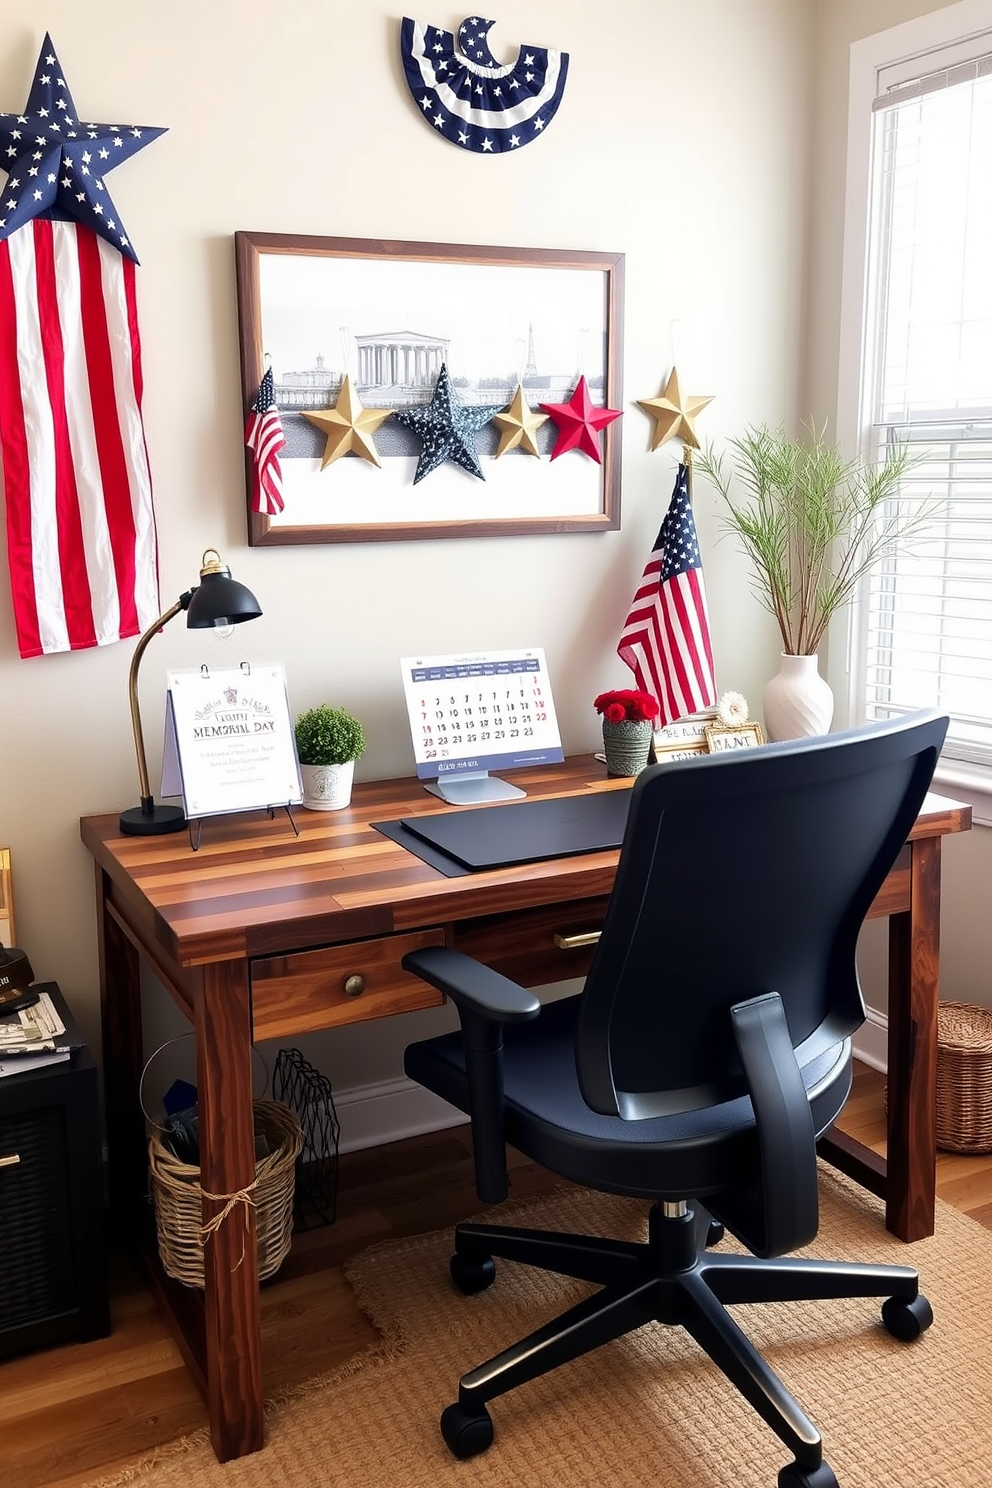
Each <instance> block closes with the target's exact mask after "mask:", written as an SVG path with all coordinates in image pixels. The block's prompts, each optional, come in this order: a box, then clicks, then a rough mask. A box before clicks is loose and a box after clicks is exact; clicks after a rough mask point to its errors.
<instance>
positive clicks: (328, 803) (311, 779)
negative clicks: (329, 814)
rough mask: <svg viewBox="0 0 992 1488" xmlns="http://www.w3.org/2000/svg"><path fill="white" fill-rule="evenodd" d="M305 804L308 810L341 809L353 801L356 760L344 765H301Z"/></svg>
mask: <svg viewBox="0 0 992 1488" xmlns="http://www.w3.org/2000/svg"><path fill="white" fill-rule="evenodd" d="M300 775H301V776H302V777H303V804H304V806H305V807H306V808H307V810H308V811H340V810H341V808H342V806H348V805H349V804H350V802H351V787H352V783H353V781H354V779H355V761H354V760H348V761H347V762H346V763H345V764H343V765H301V766H300Z"/></svg>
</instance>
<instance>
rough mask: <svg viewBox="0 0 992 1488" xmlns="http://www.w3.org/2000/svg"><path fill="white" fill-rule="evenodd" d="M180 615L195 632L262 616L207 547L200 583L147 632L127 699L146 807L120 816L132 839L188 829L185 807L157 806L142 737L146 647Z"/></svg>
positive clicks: (254, 601)
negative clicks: (141, 697)
mask: <svg viewBox="0 0 992 1488" xmlns="http://www.w3.org/2000/svg"><path fill="white" fill-rule="evenodd" d="M180 610H185V611H186V625H187V627H188V628H189V629H190V630H223V631H228V630H229V629H230V627H231V626H232V625H240V624H241V621H242V620H255V619H257V618H258V616H259V615H260V614H261V613H262V611H261V607H260V606H259V603H258V600H257V599H256V598H255V596H254V594H252V592H251V590H250V589H246V588H245V586H244V584H239V583H237V581H236V580H235V579H232V578H231V570H230V569H229V568H228V567H227V565H226V564H225V563H222V562H221V557H220V554H219V553H218V552H217V550H216V548H208V549H207V551H206V552H205V553H204V555H203V560H202V566H201V568H200V583H199V584H198V585H197V586H196V588H193V589H187V590H186V593H185V594H180V596H179V598H178V599H177V600H176V602H175V604H174V605H170V607H169V608H168V609H167V610H166V611H165V613H164V614H162V615H160V616H159V617H158V619H157V620H156V621H155V622H154V623H153V624H152V625H150V626H149V627H148V629H147V630H146V631H145V633H144V635H143V636H142V637H141V639H140V641H139V642H138V644H137V647H136V648H135V652H134V656H133V657H132V659H131V671H130V675H129V676H128V684H127V685H128V697H129V698H130V702H131V727H132V729H133V730H134V752H135V755H136V756H137V760H138V784H139V786H140V788H141V805H140V806H132V807H130V808H129V809H128V810H127V811H122V812H121V818H120V829H121V831H122V832H123V833H124V834H125V835H126V836H129V837H151V836H158V835H159V834H161V833H164V832H181V831H182V829H183V827H184V826H185V825H186V815H185V812H184V811H183V809H182V807H181V806H157V805H156V804H155V798H154V796H153V795H152V793H151V790H150V788H149V785H148V765H147V763H146V760H145V741H144V737H143V735H142V732H141V714H140V712H139V710H138V668H139V666H140V665H141V658H142V656H143V655H144V654H145V647H146V646H147V645H148V642H149V641H150V640H151V638H152V636H153V635H154V634H155V632H156V631H158V630H161V629H162V628H163V627H164V626H166V625H168V623H169V621H170V620H171V619H172V618H173V616H174V615H178V614H179V611H180Z"/></svg>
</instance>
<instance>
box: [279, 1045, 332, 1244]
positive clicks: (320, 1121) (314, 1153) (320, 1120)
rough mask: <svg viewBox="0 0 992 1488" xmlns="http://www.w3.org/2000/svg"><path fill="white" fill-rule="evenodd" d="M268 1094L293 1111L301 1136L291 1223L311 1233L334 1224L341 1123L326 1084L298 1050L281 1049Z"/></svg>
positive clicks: (327, 1082)
mask: <svg viewBox="0 0 992 1488" xmlns="http://www.w3.org/2000/svg"><path fill="white" fill-rule="evenodd" d="M272 1093H273V1095H274V1097H275V1099H276V1100H278V1101H281V1102H282V1103H283V1105H286V1106H288V1107H289V1109H290V1110H291V1111H294V1112H295V1113H296V1115H297V1117H298V1119H299V1123H300V1132H301V1135H302V1147H301V1149H300V1155H299V1157H298V1158H297V1159H296V1197H295V1213H294V1224H295V1228H296V1229H297V1230H313V1229H316V1228H317V1227H318V1226H320V1225H327V1224H333V1223H334V1218H335V1214H336V1212H337V1201H338V1140H339V1137H340V1135H341V1124H340V1122H339V1121H338V1114H337V1111H336V1110H335V1109H334V1095H333V1092H332V1090H331V1082H330V1080H329V1079H328V1078H327V1076H326V1075H322V1074H321V1073H320V1071H319V1070H317V1069H314V1067H313V1065H312V1064H311V1063H310V1062H309V1060H307V1059H305V1058H304V1057H303V1055H302V1054H301V1053H300V1051H299V1049H280V1050H279V1053H278V1055H277V1056H276V1063H275V1069H274V1070H273V1072H272Z"/></svg>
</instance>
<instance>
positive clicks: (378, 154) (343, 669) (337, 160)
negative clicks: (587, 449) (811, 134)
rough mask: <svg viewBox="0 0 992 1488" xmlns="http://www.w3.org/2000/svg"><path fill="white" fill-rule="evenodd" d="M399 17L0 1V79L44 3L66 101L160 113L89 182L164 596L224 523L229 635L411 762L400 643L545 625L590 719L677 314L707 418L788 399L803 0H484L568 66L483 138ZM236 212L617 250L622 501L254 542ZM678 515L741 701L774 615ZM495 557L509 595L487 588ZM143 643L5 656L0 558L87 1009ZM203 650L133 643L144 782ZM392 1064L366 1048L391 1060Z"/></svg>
mask: <svg viewBox="0 0 992 1488" xmlns="http://www.w3.org/2000/svg"><path fill="white" fill-rule="evenodd" d="M400 14H401V10H397V9H396V8H390V7H383V6H382V5H380V4H377V3H375V0H365V3H363V4H356V3H355V0H319V3H317V0H298V3H296V4H293V5H291V6H273V5H271V4H270V3H268V0H264V3H263V0H211V3H209V4H200V3H198V4H193V3H191V0H174V3H170V4H164V3H153V4H145V5H140V6H139V5H133V4H129V3H124V0H91V3H89V4H88V5H85V6H80V5H79V4H78V0H45V3H44V4H43V5H42V4H41V3H40V0H28V3H26V4H21V5H19V6H17V7H16V8H13V9H8V10H7V11H5V13H4V19H3V21H2V22H0V101H2V104H3V107H5V108H7V109H15V108H20V107H21V105H22V103H23V101H24V100H25V99H26V97H27V92H28V88H29V84H30V80H31V76H32V72H33V68H34V65H35V61H36V58H37V55H38V51H39V49H40V46H41V43H42V40H43V37H44V34H45V31H46V30H48V31H49V32H50V33H51V35H52V39H53V41H54V44H55V46H56V48H57V50H58V53H59V57H60V60H61V62H62V65H63V68H64V70H65V72H66V76H67V80H68V82H69V85H70V88H71V89H72V91H73V94H74V97H75V100H76V104H77V107H78V108H79V109H80V110H81V112H82V113H83V115H84V117H85V116H87V115H89V116H93V117H97V118H101V119H106V118H118V119H122V120H123V121H125V122H127V123H146V124H155V125H167V126H168V128H169V133H168V134H166V135H165V136H164V137H163V138H162V139H160V140H158V141H157V142H156V143H154V144H153V145H151V146H150V147H149V148H148V149H147V150H146V151H145V152H144V153H142V154H140V155H138V156H136V157H134V159H133V160H131V161H129V162H127V163H126V164H125V165H124V166H122V167H121V168H120V169H119V170H118V171H117V172H116V173H115V175H114V177H113V179H112V181H111V183H110V185H111V187H112V191H113V195H114V198H115V201H116V202H117V205H118V208H119V211H120V213H121V216H122V219H123V221H124V222H125V224H126V225H127V227H128V229H129V232H130V235H131V237H132V239H133V241H134V243H135V245H136V249H137V252H138V254H139V256H140V258H141V264H142V267H141V269H140V272H139V300H140V319H141V328H142V335H143V342H144V366H145V385H146V396H145V418H146V432H147V439H148V446H149V450H150V455H151V465H152V472H153V478H154V483H155V500H156V508H157V515H158V527H159V542H160V551H161V577H162V594H163V597H164V599H165V600H166V602H168V601H171V600H172V599H173V598H174V597H175V596H176V595H177V594H178V593H179V592H181V591H182V590H183V589H185V588H186V587H187V586H188V585H189V584H190V583H191V582H194V581H195V578H196V572H197V569H198V561H199V557H200V554H201V552H202V550H203V549H204V548H205V547H206V546H208V545H216V546H217V547H219V548H220V549H221V551H222V552H223V554H224V555H225V557H226V558H227V559H228V560H229V562H230V563H231V564H232V567H233V569H234V573H235V576H236V577H237V578H240V579H242V580H243V581H244V582H245V583H247V584H248V585H249V586H250V587H251V588H252V589H253V590H254V591H255V592H256V593H257V594H258V596H259V599H260V601H261V604H262V606H263V609H264V612H265V613H264V617H263V618H262V619H261V620H260V621H258V622H256V623H255V624H253V625H251V626H250V627H245V628H244V629H243V630H241V631H239V632H237V633H236V635H237V656H238V659H239V660H240V659H241V657H242V656H246V657H248V658H249V659H255V660H268V659H281V660H282V661H283V662H284V663H285V666H286V669H287V674H288V678H289V686H290V694H291V701H292V703H293V706H294V708H299V707H302V706H306V705H308V704H310V703H313V702H315V701H318V700H321V699H324V698H329V699H330V700H332V701H334V702H338V703H344V704H347V705H348V706H349V707H351V708H353V709H354V710H355V711H356V712H357V713H358V714H359V715H360V716H361V718H362V719H363V721H364V723H365V725H366V730H367V733H368V737H369V749H368V753H367V754H366V756H365V758H364V759H363V760H362V761H361V762H360V765H359V771H358V773H359V778H363V777H364V778H373V777H376V776H382V775H401V774H407V773H410V771H411V769H412V752H411V746H410V739H409V731H408V727H407V722H406V713H405V708H404V704H403V698H402V692H401V687H400V681H399V668H398V658H399V657H400V656H401V655H404V654H406V653H407V652H408V651H409V650H410V649H411V647H415V648H417V649H421V648H422V649H423V650H425V651H434V650H437V651H446V650H454V649H463V648H481V647H490V648H496V647H501V646H506V645H513V644H518V643H531V644H534V643H536V644H541V645H543V646H544V647H545V648H546V650H547V654H548V659H549V667H550V672H551V677H552V681H553V684H554V691H555V699H556V703H557V706H558V712H559V715H560V722H561V728H562V735H563V740H564V744H565V747H566V750H570V751H577V750H582V749H588V748H590V747H592V746H593V745H594V744H595V742H596V734H597V720H596V716H595V714H594V711H593V708H592V698H593V696H594V695H595V693H596V692H598V691H600V690H602V689H603V688H604V687H608V686H610V685H622V683H623V682H624V681H625V680H626V679H627V678H628V677H629V674H628V673H627V672H626V669H625V668H623V666H622V665H621V663H620V662H619V661H618V659H617V657H616V655H615V652H614V647H615V644H616V636H617V632H618V629H619V627H620V625H621V624H622V621H623V618H624V615H625V613H626V607H627V604H628V602H629V599H630V596H631V594H632V592H633V586H634V584H635V582H636V580H637V578H638V577H639V574H640V570H641V568H642V566H643V564H644V561H645V559H646V557H647V554H648V552H649V551H650V546H651V542H652V540H653V538H654V536H655V533H656V531H657V527H658V523H659V521H660V517H661V514H662V512H663V511H664V508H665V505H666V504H667V501H668V497H669V494H670V492H671V488H672V482H673V478H674V473H675V465H676V454H675V447H674V446H671V445H669V446H668V447H666V448H664V449H663V450H660V451H658V452H656V453H654V454H652V453H650V452H649V448H648V446H649V435H650V432H651V428H652V425H651V424H650V423H649V421H648V419H647V418H646V416H645V415H644V414H643V413H642V412H641V411H640V410H639V409H638V408H637V406H636V399H637V398H644V397H654V396H655V395H656V394H657V393H658V391H659V388H660V386H661V384H662V380H663V378H664V377H665V375H666V374H667V371H668V368H669V365H670V362H671V358H672V335H671V323H672V322H673V321H678V322H679V323H680V329H679V332H678V341H677V348H678V360H679V365H680V368H681V371H682V374H683V385H684V386H685V387H686V390H687V391H689V392H691V393H712V394H714V395H715V399H716V401H715V402H714V403H713V404H712V406H711V408H710V409H708V410H707V413H706V415H705V419H704V421H703V422H701V428H702V429H703V430H704V432H705V433H707V434H708V435H711V436H713V437H719V436H721V435H722V434H724V433H728V434H729V433H731V432H733V431H736V430H737V429H739V428H740V426H741V424H742V422H744V421H745V420H760V419H769V420H773V421H778V420H779V419H782V418H786V419H791V418H793V417H794V416H795V414H796V412H797V408H796V391H797V387H798V379H799V371H800V340H799V316H800V307H801V298H802V291H803V282H802V263H803V232H804V210H805V198H804V192H805V178H806V163H807V127H808V125H807V114H808V111H807V107H806V99H807V98H808V95H809V90H810V79H809V63H810V55H811V40H812V28H813V11H812V6H811V5H810V4H807V3H796V0H749V3H747V4H741V3H740V0H707V3H704V4H700V3H697V4H694V5H692V6H686V5H683V4H681V3H678V0H671V3H669V0H665V3H637V0H617V3H615V4H613V5H611V6H610V7H608V8H604V7H603V6H602V5H600V4H598V3H595V0H585V3H577V4H576V3H570V4H563V3H550V0H505V3H504V4H502V5H501V7H500V13H499V19H498V24H497V26H496V28H495V29H494V31H493V33H492V35H491V41H492V45H493V47H494V50H495V51H496V53H497V55H499V56H509V55H510V52H511V48H513V47H514V46H515V45H516V44H517V43H518V42H519V41H521V40H522V41H524V42H527V41H533V42H534V43H535V44H543V45H550V46H558V47H560V48H562V49H563V50H566V51H568V52H569V53H570V56H571V71H570V76H569V81H568V85H567V88H566V92H565V98H564V102H563V104H562V107H561V109H560V110H559V113H558V116H557V118H556V119H555V121H554V123H553V125H552V127H551V128H550V129H549V130H548V132H547V135H546V136H544V137H543V138H542V139H541V140H540V141H539V142H537V143H535V144H533V145H532V146H530V147H529V148H527V149H525V150H522V151H521V152H519V154H514V155H512V156H508V157H504V158H498V157H497V158H488V157H487V158H482V157H478V156H475V155H470V154H468V153H467V152H464V151H460V150H458V149H456V148H454V147H450V146H448V145H446V144H444V143H443V142H441V141H440V140H438V139H437V138H436V137H435V136H433V135H432V134H431V132H430V131H429V130H428V129H426V128H425V127H424V124H423V123H422V121H421V119H420V117H419V114H418V110H417V109H416V107H415V105H414V104H413V102H412V100H411V98H410V96H409V94H408V92H407V88H406V84H405V82H404V80H403V76H402V72H401V67H400V62H399V56H398V29H399V16H400ZM416 14H418V16H419V14H420V13H419V12H417V13H416ZM460 18H461V14H460V13H459V12H454V11H452V12H450V13H449V12H443V11H442V12H441V13H439V14H436V19H437V21H438V23H440V24H457V22H458V20H460ZM424 19H426V20H429V21H432V20H434V19H435V15H432V14H430V13H426V14H425V15H424ZM703 42H705V44H703ZM237 229H249V230H256V231H261V230H267V231H275V232H288V233H292V232H297V233H317V234H327V235H340V236H348V235H352V236H364V237H373V238H380V237H381V238H393V239H404V238H409V239H427V240H433V241H441V242H443V241H449V242H455V243H483V244H485V243H506V244H519V245H523V246H528V245H535V246H544V245H547V246H552V247H561V248H590V249H606V250H618V251H621V252H623V253H624V254H625V255H626V323H625V351H624V398H623V407H624V409H625V410H626V412H625V417H624V421H623V526H622V530H621V531H620V532H618V533H615V534H607V535H602V536H593V537H583V536H563V537H538V538H533V539H504V540H490V541H486V542H482V541H471V540H470V541H447V542H444V541H437V542H421V543H397V544H381V543H377V544H370V545H365V546H361V545H349V546H337V545H335V546H324V547H299V548H279V549H268V550H260V549H248V548H247V546H246V536H245V532H246V526H245V498H244V488H243V451H242V426H243V410H242V407H241V397H240V382H239V371H238V337H237V313H236V301H235V285H234V256H233V234H234V232H235V231H236V230H237ZM742 291H743V292H742ZM699 526H700V534H701V539H702V543H703V549H704V554H705V556H706V573H707V580H708V584H709V588H710V593H711V603H712V610H713V631H714V642H715V647H716V654H717V659H718V668H719V671H718V679H719V681H720V683H721V685H722V686H723V687H735V688H740V689H741V690H742V691H744V692H745V693H746V694H748V695H750V696H751V698H752V699H753V700H754V701H755V703H757V702H758V701H759V700H760V690H761V686H762V684H763V682H764V680H765V678H766V675H767V673H768V670H769V662H768V658H767V655H766V652H765V647H764V644H763V641H764V635H765V631H764V627H763V625H762V623H761V621H760V619H759V618H758V617H757V616H756V614H755V610H754V608H753V606H752V602H751V601H750V599H749V596H748V592H747V582H746V577H745V575H743V574H742V573H741V571H740V563H739V561H738V560H737V559H736V557H735V555H734V554H733V552H732V551H731V550H730V548H729V545H728V544H727V543H723V544H718V542H717V538H718V530H717V525H716V520H715V515H714V507H713V504H712V502H711V501H709V500H707V499H706V498H704V497H702V496H701V497H700V499H699ZM0 573H3V574H4V575H5V574H6V565H5V563H3V565H2V568H0ZM493 574H499V575H501V577H502V581H503V588H504V592H505V593H507V594H510V593H512V595H513V600H512V602H510V603H505V602H504V603H502V604H500V605H498V606H494V605H493V604H492V603H491V601H490V599H489V597H488V595H489V585H488V583H486V582H485V581H486V580H489V579H490V578H491V577H492V575H493ZM477 583H478V584H479V585H480V593H479V594H478V595H476V593H475V586H476V584H477ZM132 650H133V646H132V645H131V644H130V643H126V644H122V645H118V646H112V647H107V648H103V649H101V650H98V651H94V652H92V653H80V654H77V655H70V656H56V657H47V658H39V659H36V660H33V661H27V662H24V661H20V660H19V659H18V658H17V656H16V649H15V643H14V635H13V625H12V619H11V614H10V607H9V597H8V590H7V584H6V578H5V577H4V579H3V581H2V583H0V697H2V698H3V699H4V706H3V725H4V726H3V735H2V742H0V749H2V751H3V768H2V771H0V840H3V841H8V842H9V843H10V845H11V847H12V848H13V852H14V869H15V874H16V887H17V898H18V907H19V911H20V936H21V939H22V942H23V943H24V945H25V946H26V947H27V948H28V949H29V951H30V954H31V956H32V958H33V960H34V964H35V968H36V971H37V974H38V975H39V976H41V977H54V978H57V979H58V980H59V982H60V983H61V984H62V986H63V988H64V990H65V991H66V993H67V995H68V996H69V998H70V1000H71V1002H72V1004H73V1006H74V1008H76V1009H77V1010H78V1011H79V1014H80V1016H81V1018H82V1020H83V1022H84V1024H85V1026H86V1028H87V1030H88V1032H89V1034H90V1036H91V1037H93V1038H95V1037H96V1034H97V1027H98V992H97V966H96V943H95V931H94V918H93V907H92V871H91V865H90V863H89V860H88V858H87V855H86V853H85V852H84V850H83V848H82V846H81V845H80V842H79V835H78V818H79V815H80V814H81V813H87V812H94V811H116V810H119V809H120V808H121V807H122V806H125V805H130V804H133V803H134V802H135V801H136V799H137V784H136V778H135V769H134V759H133V753H132V746H131V739H130V726H129V720H128V711H127V697H126V680H127V669H128V664H129V661H130V656H131V653H132ZM205 658H206V651H205V647H204V642H203V641H202V640H201V639H198V638H197V637H196V634H195V632H186V631H185V630H184V629H183V628H182V627H181V623H179V622H176V623H175V624H174V625H173V626H172V627H171V628H170V629H169V630H168V631H166V632H165V634H164V635H163V636H161V637H159V638H156V640H155V641H154V643H153V645H152V646H151V647H150V648H149V651H148V653H147V655H146V657H145V660H144V663H143V667H142V689H141V690H142V705H143V710H144V716H145V727H146V736H147V739H148V741H149V753H150V756H151V759H150V764H151V769H152V776H153V779H154V778H155V775H156V773H157V771H158V766H159V758H160V749H159V747H158V741H159V740H160V738H161V728H162V713H163V709H162V699H163V693H164V679H165V672H166V669H167V668H169V667H182V666H191V665H195V664H198V663H199V662H200V661H202V660H204V659H205ZM205 830H207V831H209V827H208V828H206V829H205ZM404 1032H406V1030H404ZM355 1042H357V1043H358V1045H359V1047H358V1048H357V1049H356V1050H354V1051H349V1060H348V1068H347V1069H346V1070H345V1072H344V1078H345V1079H346V1080H348V1079H351V1078H355V1077H357V1074H359V1073H361V1074H363V1075H367V1076H370V1075H371V1073H372V1072H373V1069H374V1068H375V1067H376V1065H377V1063H378V1062H379V1061H378V1056H377V1055H376V1054H375V1053H374V1052H372V1053H369V1052H368V1045H369V1035H368V1034H367V1033H365V1032H363V1034H362V1035H361V1036H360V1037H359V1039H358V1040H357V1041H355ZM371 1047H372V1049H373V1050H374V1049H376V1048H377V1047H378V1035H376V1036H375V1037H374V1040H373V1043H372V1045H371ZM388 1063H391V1064H392V1069H391V1070H388V1069H387V1070H383V1071H382V1073H383V1074H388V1073H390V1072H396V1069H397V1068H398V1066H397V1065H396V1061H395V1057H394V1056H393V1055H390V1056H389V1057H388V1059H387V1064H388Z"/></svg>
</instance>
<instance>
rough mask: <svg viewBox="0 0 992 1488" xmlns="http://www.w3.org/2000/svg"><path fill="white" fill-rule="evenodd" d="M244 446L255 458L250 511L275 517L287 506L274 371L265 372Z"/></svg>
mask: <svg viewBox="0 0 992 1488" xmlns="http://www.w3.org/2000/svg"><path fill="white" fill-rule="evenodd" d="M245 444H246V445H247V446H248V448H249V449H250V450H251V452H252V454H253V455H254V457H255V463H254V469H253V471H252V482H251V509H252V511H255V512H262V513H263V514H264V515H265V516H267V517H271V516H274V515H275V513H276V512H281V511H282V509H283V507H284V506H285V505H286V503H285V501H284V500H283V494H282V466H281V465H280V463H279V451H280V450H282V449H285V448H286V440H285V437H284V435H283V432H282V419H281V418H280V417H279V410H278V408H277V407H276V389H275V379H274V378H273V376H272V368H271V367H269V368H268V369H267V370H266V373H265V376H264V377H263V378H262V380H261V382H260V383H259V385H258V394H257V396H256V398H255V401H254V403H253V404H252V405H251V413H250V414H249V415H248V423H247V425H246V426H245Z"/></svg>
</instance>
